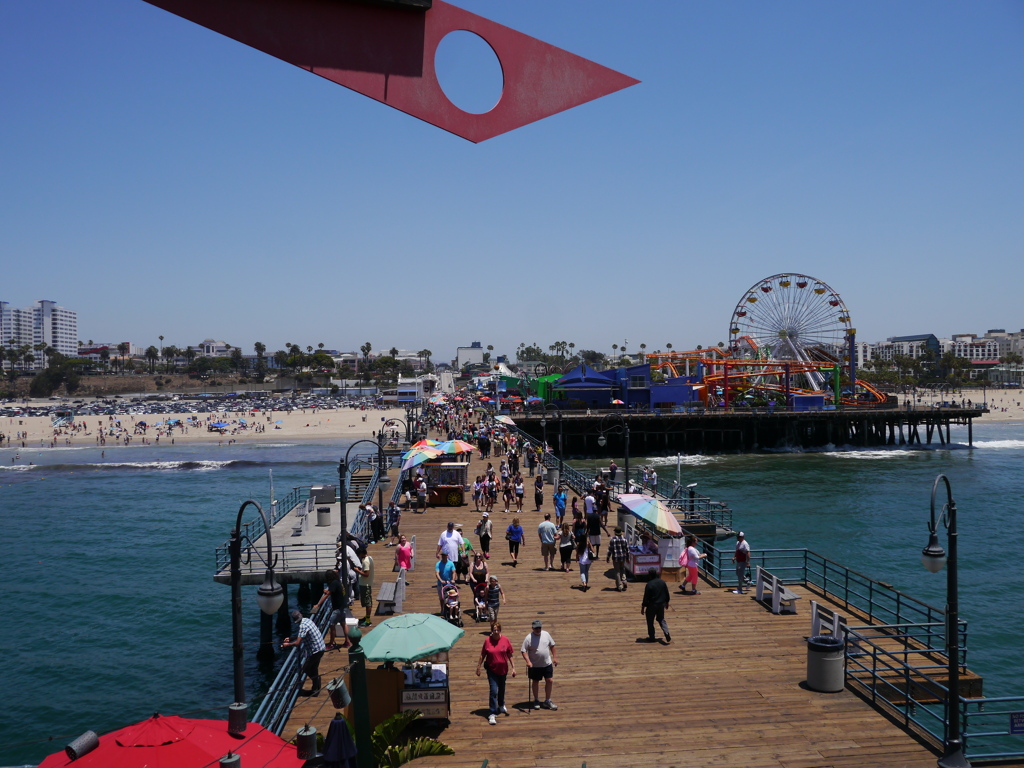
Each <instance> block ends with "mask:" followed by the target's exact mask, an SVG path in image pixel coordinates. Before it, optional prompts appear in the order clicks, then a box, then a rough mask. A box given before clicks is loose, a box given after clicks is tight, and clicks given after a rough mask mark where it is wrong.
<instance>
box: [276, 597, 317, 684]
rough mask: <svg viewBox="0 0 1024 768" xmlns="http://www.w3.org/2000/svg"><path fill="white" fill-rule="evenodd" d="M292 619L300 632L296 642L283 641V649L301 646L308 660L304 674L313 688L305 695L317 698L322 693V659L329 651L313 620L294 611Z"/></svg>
mask: <svg viewBox="0 0 1024 768" xmlns="http://www.w3.org/2000/svg"><path fill="white" fill-rule="evenodd" d="M291 617H292V621H294V622H296V623H298V625H299V628H298V632H297V633H296V635H295V639H294V640H292V638H291V637H290V636H289V637H286V638H285V639H284V640H282V641H281V647H282V648H289V647H293V646H297V645H298V646H301V653H304V654H306V659H305V661H303V662H302V674H304V675H306V676H307V677H308V678H309V679H310V682H311V685H312V686H313V688H312V689H311V690H310V691H309V693H308V694H305V695H308V696H316V695H317V694H318V693H320V659H322V658H323V657H324V651H326V650H327V648H326V646H325V645H324V638H323V635H321V634H320V630H319V629H317V628H316V624H314V623H313V622H312V620H310V619H307V618H304V617H303V615H302V612H301V611H292V612H291ZM302 693H304V692H302Z"/></svg>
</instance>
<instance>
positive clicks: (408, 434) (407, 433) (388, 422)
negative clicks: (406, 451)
mask: <svg viewBox="0 0 1024 768" xmlns="http://www.w3.org/2000/svg"><path fill="white" fill-rule="evenodd" d="M406 415H408V413H407V414H406ZM380 420H381V421H382V422H384V423H383V424H382V425H381V428H382V429H383V428H384V427H390V426H391V425H392V424H394V423H395V422H398V423H399V424H401V425H402V426H403V427H405V442H407V443H411V442H412V430H411V429H410V428H409V422H408V421H402V419H394V418H392V419H385V418H384V417H383V416H381V418H380Z"/></svg>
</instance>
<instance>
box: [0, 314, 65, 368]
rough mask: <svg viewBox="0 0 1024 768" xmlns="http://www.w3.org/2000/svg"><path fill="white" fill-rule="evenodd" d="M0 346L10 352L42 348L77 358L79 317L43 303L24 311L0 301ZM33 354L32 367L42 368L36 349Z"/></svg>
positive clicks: (40, 356)
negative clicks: (11, 349) (41, 346)
mask: <svg viewBox="0 0 1024 768" xmlns="http://www.w3.org/2000/svg"><path fill="white" fill-rule="evenodd" d="M0 344H2V345H3V346H5V347H13V348H17V347H20V346H23V345H28V346H29V347H33V348H34V347H35V346H36V345H37V344H45V345H46V346H47V347H53V348H54V349H56V350H57V351H58V352H60V353H61V354H62V355H67V356H68V357H74V356H75V355H77V354H78V313H77V312H75V311H73V310H70V309H66V308H64V307H61V306H59V305H58V304H57V302H55V301H48V300H45V299H43V300H40V301H37V302H36V303H35V304H33V305H32V306H31V307H24V308H18V307H12V306H11V305H10V302H7V301H0ZM33 354H34V355H35V358H36V359H35V361H34V362H33V363H32V366H31V367H32V368H42V367H43V366H44V362H45V361H44V359H43V355H41V354H39V353H37V352H36V351H35V349H33ZM5 365H9V364H7V363H5Z"/></svg>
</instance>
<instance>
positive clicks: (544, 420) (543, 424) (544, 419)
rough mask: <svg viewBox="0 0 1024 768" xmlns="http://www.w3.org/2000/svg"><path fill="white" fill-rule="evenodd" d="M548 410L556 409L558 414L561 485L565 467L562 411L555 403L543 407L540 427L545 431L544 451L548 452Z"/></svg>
mask: <svg viewBox="0 0 1024 768" xmlns="http://www.w3.org/2000/svg"><path fill="white" fill-rule="evenodd" d="M548 408H554V409H555V413H557V414H558V482H559V483H561V482H562V469H563V467H564V465H563V463H562V451H563V447H562V437H563V435H564V433H563V431H562V409H561V408H560V407H558V406H557V405H555V404H554V403H544V405H543V411H542V413H541V417H540V426H541V429H542V430H543V431H544V450H545V451H546V450H547V447H548V429H547V423H548V417H547V412H548Z"/></svg>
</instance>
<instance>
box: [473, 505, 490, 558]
mask: <svg viewBox="0 0 1024 768" xmlns="http://www.w3.org/2000/svg"><path fill="white" fill-rule="evenodd" d="M492 530H493V526H492V524H491V516H490V514H489V513H487V512H484V513H483V514H482V515H480V522H479V523H477V524H476V535H477V536H479V537H480V551H481V552H482V553H483V555H484V560H490V559H491V531H492Z"/></svg>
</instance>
